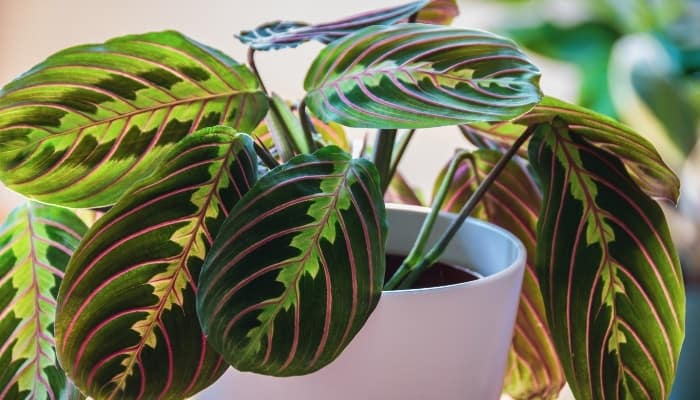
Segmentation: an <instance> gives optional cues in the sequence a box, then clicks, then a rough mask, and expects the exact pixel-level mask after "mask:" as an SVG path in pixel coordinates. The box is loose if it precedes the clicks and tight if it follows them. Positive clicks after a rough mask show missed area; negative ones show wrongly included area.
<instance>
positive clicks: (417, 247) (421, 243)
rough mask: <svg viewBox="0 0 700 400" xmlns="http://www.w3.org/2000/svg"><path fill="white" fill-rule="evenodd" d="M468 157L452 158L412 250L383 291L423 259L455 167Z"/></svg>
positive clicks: (394, 285)
mask: <svg viewBox="0 0 700 400" xmlns="http://www.w3.org/2000/svg"><path fill="white" fill-rule="evenodd" d="M469 156H470V153H469V152H468V151H460V152H457V154H455V155H454V156H453V157H452V160H451V161H450V165H449V167H447V172H446V173H445V177H444V178H443V179H442V182H441V183H440V188H439V189H438V193H437V195H436V196H435V200H434V201H433V205H432V208H431V209H430V213H428V215H427V216H426V217H425V220H424V221H423V225H422V226H421V228H420V232H418V237H417V238H416V241H415V243H414V244H413V248H412V249H411V251H410V252H409V253H408V255H407V256H406V258H405V259H404V261H403V263H401V266H400V267H399V269H397V270H396V272H395V273H394V275H392V276H391V279H389V281H388V282H387V283H386V284H385V285H384V289H385V290H392V289H395V288H396V287H397V286H398V285H399V284H400V283H401V282H402V281H403V280H404V279H405V278H406V277H407V276H408V274H409V273H410V272H411V270H413V269H414V268H415V266H416V265H417V264H418V263H419V262H420V261H421V260H422V259H423V254H424V253H425V246H426V245H427V243H428V238H429V237H430V233H431V232H432V231H433V225H435V220H436V219H437V216H438V214H439V213H440V208H442V204H443V203H444V202H445V197H446V196H447V192H448V191H449V189H450V184H451V183H452V179H454V176H455V173H457V167H459V164H460V163H461V162H462V160H464V159H465V158H467V157H469Z"/></svg>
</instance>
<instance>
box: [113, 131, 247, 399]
mask: <svg viewBox="0 0 700 400" xmlns="http://www.w3.org/2000/svg"><path fill="white" fill-rule="evenodd" d="M235 149H236V145H235V143H234V142H231V143H230V144H229V148H228V149H227V150H226V154H225V155H224V157H223V159H222V161H221V168H219V169H218V170H217V172H216V175H215V177H214V178H213V179H212V180H211V182H212V184H211V190H209V192H208V193H207V196H206V198H205V201H204V202H203V206H202V208H201V210H200V211H199V212H198V213H197V215H196V222H195V225H194V227H193V229H192V232H193V233H194V234H193V235H192V236H191V238H190V240H188V241H187V245H186V247H185V248H183V251H182V253H181V255H180V257H179V258H178V260H177V265H178V267H177V268H176V271H175V272H174V273H173V275H172V276H173V277H174V278H173V279H171V282H170V284H169V286H168V288H167V290H166V293H165V294H164V295H163V296H162V297H161V299H160V301H159V303H158V304H157V306H156V310H155V311H154V312H153V320H152V321H151V322H149V323H148V328H147V331H146V334H144V335H143V336H142V338H141V341H140V342H139V343H138V345H137V347H136V348H134V350H133V356H132V359H131V362H130V364H129V366H128V367H125V370H124V371H123V372H122V373H120V374H123V375H122V376H123V378H122V379H121V380H120V382H118V383H117V385H116V387H115V389H114V390H113V391H112V393H111V394H110V396H109V398H110V399H111V398H113V397H114V396H115V395H116V393H117V392H118V391H120V389H119V388H120V387H121V386H122V384H125V382H124V381H125V380H126V379H127V377H128V376H129V375H130V374H128V372H130V371H131V370H132V369H133V368H134V366H135V363H136V360H137V359H138V357H139V355H140V354H141V352H142V351H143V349H144V348H145V346H146V340H147V338H148V337H150V335H151V333H152V332H153V330H154V329H155V327H156V326H157V325H158V321H159V320H160V318H161V316H162V313H163V309H164V307H165V303H166V302H167V301H166V300H167V299H168V298H170V296H171V294H172V293H173V288H174V286H175V282H176V281H177V277H178V276H179V275H180V273H181V272H182V270H183V269H184V270H185V271H187V273H186V274H185V275H186V277H187V282H188V283H189V284H190V285H191V287H192V288H193V290H194V292H195V293H196V292H197V288H196V285H194V282H193V281H192V275H191V274H190V273H189V271H188V268H187V266H186V263H187V259H188V257H189V253H190V251H191V250H192V246H193V244H194V242H195V241H196V240H197V235H196V234H197V233H199V231H200V230H201V228H202V227H203V226H205V223H204V217H205V216H206V213H207V210H208V208H209V204H210V203H211V202H212V201H213V200H215V199H214V193H215V192H216V191H217V190H218V186H219V182H220V180H221V177H222V175H223V173H224V170H225V169H226V168H227V166H228V164H229V157H231V156H232V155H233V154H234V150H235ZM203 186H204V185H203ZM223 207H224V206H223V204H222V208H223ZM202 351H204V349H202Z"/></svg>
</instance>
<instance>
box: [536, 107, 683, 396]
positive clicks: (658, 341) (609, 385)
mask: <svg viewBox="0 0 700 400" xmlns="http://www.w3.org/2000/svg"><path fill="white" fill-rule="evenodd" d="M553 124H554V125H553V126H550V125H542V126H541V127H540V128H538V130H537V132H536V133H535V136H534V137H533V139H532V141H531V143H530V147H529V151H530V162H531V163H532V165H533V167H534V169H535V171H536V173H537V175H538V177H539V180H540V182H541V184H542V189H543V205H542V210H541V213H540V219H539V223H538V234H537V237H538V242H537V258H536V260H535V264H536V266H537V273H538V276H539V280H540V284H541V285H542V296H543V298H544V304H545V309H546V311H547V320H548V322H549V326H550V329H551V330H552V333H553V335H554V340H555V344H556V348H557V352H558V354H559V356H560V358H561V361H562V365H563V367H564V371H565V372H566V377H567V380H568V382H569V385H570V386H571V390H572V391H573V393H574V395H575V396H576V398H577V399H604V398H631V399H641V398H644V399H646V398H650V399H666V398H668V396H669V394H670V392H671V385H672V383H673V379H674V376H675V372H676V369H677V365H678V356H679V353H680V349H681V344H682V342H683V336H684V326H685V294H684V288H683V281H682V276H681V269H680V265H679V262H678V258H677V256H676V251H675V248H674V247H673V243H672V241H671V237H670V235H669V232H668V227H667V225H666V221H665V219H664V215H663V213H662V211H661V208H660V207H659V206H658V205H657V204H656V202H654V201H653V200H652V199H651V198H650V197H649V196H647V195H646V194H645V193H644V192H643V191H642V190H640V188H639V187H638V186H637V184H636V183H635V181H634V180H633V179H632V178H631V177H630V175H629V174H628V173H627V170H626V169H625V167H624V166H623V164H622V163H621V162H620V160H619V159H617V158H616V157H615V156H613V155H612V154H610V153H609V152H607V151H605V150H602V149H599V148H597V147H595V146H592V145H590V144H588V143H587V142H586V141H585V140H583V139H582V136H581V135H580V134H578V133H576V132H574V131H573V130H569V129H568V128H567V127H566V125H564V124H562V123H561V121H560V120H555V121H554V123H553Z"/></svg>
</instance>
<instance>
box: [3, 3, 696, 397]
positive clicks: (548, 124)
mask: <svg viewBox="0 0 700 400" xmlns="http://www.w3.org/2000/svg"><path fill="white" fill-rule="evenodd" d="M455 11H456V7H455V5H454V2H451V1H432V2H429V1H427V0H422V1H416V2H413V3H410V4H406V5H403V6H400V7H395V8H391V9H384V10H380V11H375V12H370V13H365V14H361V15H357V16H354V17H350V18H346V19H343V20H340V21H337V22H332V23H326V24H320V25H308V24H304V23H298V22H275V23H271V24H266V25H263V26H261V27H259V28H257V29H254V30H252V31H245V32H242V33H241V34H240V35H239V36H238V38H239V40H241V41H242V42H244V43H246V44H247V45H248V46H249V48H250V51H249V53H248V65H244V64H239V63H238V62H236V61H234V60H233V59H231V58H229V57H228V56H227V55H225V54H223V53H222V52H220V51H218V50H215V49H212V48H210V47H207V46H206V45H203V44H201V43H198V42H196V41H194V40H192V39H190V38H188V37H186V36H184V35H182V34H180V33H177V32H172V31H168V32H158V33H147V34H141V35H132V36H125V37H119V38H116V39H112V40H109V41H107V42H105V43H102V44H92V45H83V46H78V47H72V48H69V49H66V50H63V51H61V52H58V53H56V54H54V55H51V56H50V57H48V58H47V59H46V60H45V61H44V62H42V63H41V64H39V65H37V66H35V67H34V68H32V69H31V70H29V71H28V72H27V73H25V74H24V75H22V76H20V77H19V78H17V79H16V80H14V81H12V82H10V83H8V84H7V85H6V86H4V88H3V89H2V91H0V180H2V182H3V183H4V184H5V185H6V186H7V187H8V188H10V189H12V190H14V191H16V192H18V193H21V194H22V195H24V196H26V197H27V199H28V201H27V203H26V204H25V205H22V206H20V207H18V208H17V209H16V210H15V211H14V212H13V213H12V214H11V215H10V216H9V218H8V219H7V221H5V223H4V225H2V227H1V228H0V365H2V366H3V368H2V370H0V398H3V399H16V398H41V399H44V398H51V399H54V398H80V397H82V396H91V397H93V398H96V399H102V398H109V399H112V398H143V399H153V398H173V399H180V398H185V397H189V396H193V395H194V394H195V393H197V392H198V391H200V390H202V389H204V388H206V387H207V386H209V385H211V384H212V383H214V382H215V381H216V380H217V378H218V377H219V376H221V374H222V373H223V372H224V370H225V369H226V368H228V367H229V365H232V366H234V367H235V368H238V369H240V370H244V371H255V372H258V373H263V374H270V375H276V376H290V375H299V374H307V373H311V372H314V371H316V370H318V369H320V368H322V367H323V366H325V365H327V364H328V363H330V362H332V361H333V360H334V359H335V358H336V357H337V356H338V354H340V353H341V352H342V351H343V349H344V348H345V347H346V346H347V344H348V343H349V342H350V341H351V340H352V338H353V336H354V335H355V334H356V333H357V332H358V331H359V330H360V329H361V328H362V326H363V324H364V322H365V321H366V320H367V318H368V317H369V315H370V313H371V312H372V310H373V309H374V308H375V306H376V305H377V303H378V301H379V298H380V295H381V292H382V289H385V290H390V289H398V288H405V287H410V285H411V283H412V281H413V280H414V279H415V278H416V276H417V275H419V274H420V272H421V271H423V270H424V269H425V268H427V267H429V266H430V265H431V264H432V263H433V262H434V261H435V260H437V258H438V257H439V256H440V254H441V251H442V249H443V248H444V246H445V244H446V243H447V242H448V241H449V239H450V237H451V236H452V234H453V232H454V230H455V229H457V228H458V227H459V225H460V224H461V223H462V222H463V221H464V218H466V216H467V215H468V214H470V213H472V212H473V213H474V216H476V217H478V218H483V219H486V220H489V221H492V222H494V223H496V224H498V225H500V226H503V227H505V228H507V229H509V230H511V231H512V232H514V233H515V234H516V235H518V236H519V237H520V239H521V240H522V241H523V242H524V243H525V246H526V248H527V251H528V266H527V272H526V276H525V281H524V285H523V292H522V295H521V304H520V309H519V314H518V317H517V324H516V330H515V334H514V339H513V344H512V350H511V356H510V360H509V368H508V373H507V377H506V382H505V386H504V388H505V389H504V390H505V392H507V393H508V394H510V395H512V396H513V397H516V398H534V397H541V398H553V397H556V395H557V394H558V392H559V390H560V389H561V387H562V386H563V384H564V383H565V382H567V381H568V383H569V385H570V386H571V389H572V390H573V392H574V394H575V395H576V397H577V398H581V399H592V398H596V399H600V398H618V397H625V398H654V399H658V398H667V397H668V396H669V393H670V390H671V385H672V383H673V379H674V375H675V372H676V368H677V361H678V355H679V352H680V348H681V343H682V341H683V331H684V302H685V300H684V289H683V282H682V276H681V273H680V268H679V264H678V260H677V257H676V252H675V249H674V246H673V244H672V243H671V240H670V237H669V233H668V229H667V226H666V222H665V220H664V216H663V214H662V212H661V210H660V208H659V206H658V205H657V203H656V202H655V200H653V198H661V199H664V200H667V201H670V202H674V201H675V200H676V197H677V196H678V180H677V178H676V176H675V175H674V173H673V172H672V171H671V170H669V168H668V167H667V166H666V165H665V164H664V162H663V161H662V160H661V158H660V157H659V155H658V153H657V151H656V150H655V149H654V147H653V146H652V145H651V144H650V143H649V142H647V141H646V140H644V139H643V138H641V137H640V136H638V135H637V134H636V133H635V132H633V131H631V130H630V129H629V128H627V127H626V126H624V125H621V124H619V123H618V122H616V121H614V120H611V119H609V118H606V117H604V116H602V115H599V114H596V113H594V112H592V111H589V110H586V109H583V108H579V107H577V106H574V105H570V104H567V103H564V102H562V101H559V100H556V99H554V98H551V97H546V96H543V95H542V94H541V92H540V89H539V87H538V80H539V71H538V69H537V67H535V66H534V65H533V64H532V63H531V61H530V60H529V59H528V57H527V56H525V55H524V54H523V53H522V52H521V50H520V49H519V48H518V47H517V46H516V45H515V44H514V43H513V42H511V41H509V40H507V39H504V38H502V37H498V36H496V35H493V34H490V33H488V32H483V31H479V30H472V29H463V28H449V27H445V26H443V25H442V24H446V23H449V22H450V20H451V19H452V17H453V16H454V14H455ZM309 40H316V41H319V42H321V43H323V44H325V47H324V48H323V50H322V51H321V52H320V54H319V55H318V56H317V57H316V58H315V59H314V60H313V63H312V65H311V68H310V69H309V71H308V74H307V75H306V79H305V82H304V87H305V89H306V95H305V97H304V98H303V99H299V100H300V102H299V103H298V105H297V104H296V103H287V102H286V101H285V100H283V99H282V98H280V97H278V96H276V95H273V94H271V93H269V92H267V90H266V89H265V88H264V86H263V83H262V81H261V79H260V77H259V76H258V74H257V71H256V68H255V63H254V53H255V52H256V51H267V50H274V49H280V48H286V47H295V46H298V45H300V44H302V43H303V42H305V41H309ZM290 104H291V105H290ZM341 125H345V126H349V127H362V128H372V129H375V130H377V131H378V134H377V135H376V137H377V139H376V141H375V142H374V144H372V145H366V146H356V148H355V149H354V151H353V154H355V155H356V156H358V157H356V158H353V157H352V156H351V155H350V154H349V153H348V152H349V151H350V149H349V148H348V140H347V138H346V137H345V133H344V130H343V129H342V127H341ZM436 126H455V128H454V130H455V132H456V133H459V132H460V130H461V133H462V135H463V136H464V137H465V138H466V139H467V141H465V147H468V148H469V150H460V151H458V152H456V154H455V157H454V158H453V160H451V161H450V162H449V163H448V166H447V167H445V170H444V172H443V174H442V177H441V180H440V181H439V183H438V185H436V195H435V200H434V202H433V211H432V213H431V214H429V217H428V218H427V219H426V223H425V226H424V228H423V230H422V231H421V232H420V233H419V234H418V239H417V241H416V246H415V248H414V251H412V252H411V254H409V255H408V256H407V257H406V261H405V263H404V265H403V266H402V267H401V268H400V269H399V270H398V271H397V273H396V274H395V275H394V276H393V278H391V279H389V280H387V282H386V283H385V282H384V268H385V254H384V243H385V237H386V232H387V226H386V223H385V211H384V202H383V192H384V191H385V190H387V189H388V190H389V194H391V195H392V196H393V197H394V198H409V199H410V198H415V196H413V195H412V193H411V192H410V189H408V187H407V186H406V185H405V184H402V183H403V181H402V179H401V177H400V176H399V175H397V174H396V166H397V164H398V162H399V160H400V159H401V155H402V154H403V150H404V149H405V147H406V145H407V144H408V142H409V140H410V138H411V137H412V136H413V135H414V132H415V130H416V129H421V128H427V127H436ZM458 128H459V129H458ZM417 134H420V132H419V133H417ZM361 144H362V143H361ZM523 145H526V146H527V150H524V149H525V148H524V147H522V146H523ZM426 161H427V160H426ZM392 178H393V180H392ZM390 182H393V183H392V184H391V185H390ZM440 209H446V210H451V211H456V212H458V213H459V218H457V219H456V220H455V223H454V225H453V226H452V227H451V228H450V229H449V230H448V231H447V232H446V233H445V234H444V236H443V237H442V238H441V239H440V240H439V241H438V243H437V244H436V245H435V247H433V248H430V249H426V247H427V246H426V243H425V238H426V237H427V233H429V232H430V230H431V224H432V221H433V219H434V216H435V213H436V212H437V211H438V210H440ZM389 228H390V227H389ZM455 318H464V316H457V315H456V316H455ZM435 329H436V332H439V330H440V327H435ZM420 345H421V344H420V343H416V346H420ZM477 345H478V344H477ZM81 392H82V394H81Z"/></svg>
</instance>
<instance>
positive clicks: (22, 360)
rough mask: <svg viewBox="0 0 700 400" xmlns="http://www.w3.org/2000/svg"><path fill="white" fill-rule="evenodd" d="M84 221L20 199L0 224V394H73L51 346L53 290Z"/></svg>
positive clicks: (28, 396)
mask: <svg viewBox="0 0 700 400" xmlns="http://www.w3.org/2000/svg"><path fill="white" fill-rule="evenodd" d="M86 231H87V227H86V226H85V224H84V223H83V222H82V221H81V220H80V218H78V217H77V216H76V215H75V214H74V213H73V212H72V211H69V210H66V209H63V208H58V207H52V206H47V205H42V204H38V203H31V202H30V203H26V204H24V205H21V206H19V207H18V208H16V209H15V210H14V211H13V212H12V213H11V214H10V216H9V217H8V218H7V221H5V223H4V224H3V225H2V226H0V366H2V368H0V399H79V398H81V396H80V393H79V392H78V391H77V390H76V388H75V387H74V386H73V385H72V384H71V383H70V381H68V380H67V379H66V376H65V373H64V372H63V370H62V369H61V368H60V366H59V365H58V362H57V360H56V353H55V351H54V317H55V314H56V296H57V294H58V290H59V285H60V284H61V280H62V279H63V275H64V270H65V268H66V265H67V264H68V260H69V258H70V257H71V255H72V254H73V251H74V250H75V248H76V247H77V246H78V243H79V242H80V239H81V238H82V236H83V235H84V234H85V232H86Z"/></svg>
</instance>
